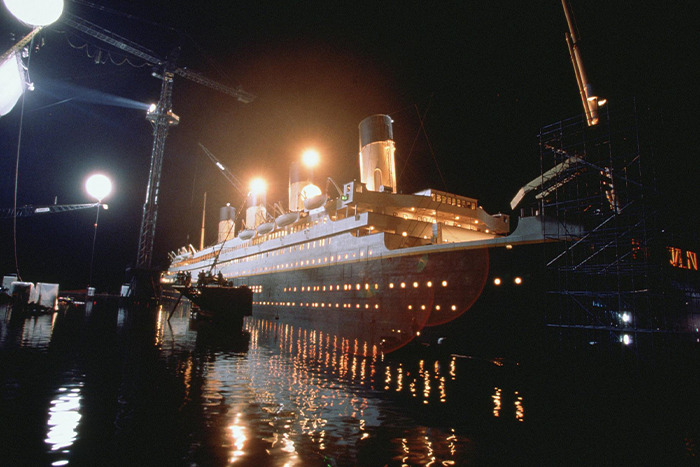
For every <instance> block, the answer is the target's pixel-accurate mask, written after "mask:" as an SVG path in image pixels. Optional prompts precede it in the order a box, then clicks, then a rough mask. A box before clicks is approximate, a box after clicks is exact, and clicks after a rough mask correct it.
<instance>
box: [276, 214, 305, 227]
mask: <svg viewBox="0 0 700 467" xmlns="http://www.w3.org/2000/svg"><path fill="white" fill-rule="evenodd" d="M298 219H299V213H298V212H286V213H284V214H280V215H279V216H277V217H276V218H275V223H276V224H277V226H278V227H285V226H287V225H289V224H293V223H295V222H296V221H297V220H298Z"/></svg>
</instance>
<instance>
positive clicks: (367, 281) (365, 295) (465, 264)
mask: <svg viewBox="0 0 700 467" xmlns="http://www.w3.org/2000/svg"><path fill="white" fill-rule="evenodd" d="M488 271H489V253H488V249H486V248H478V249H464V250H457V251H441V252H426V251H422V252H419V253H416V254H405V255H396V256H392V257H379V258H367V259H363V260H360V261H355V262H350V263H343V264H332V265H331V264H329V265H327V266H317V267H313V268H306V269H296V270H294V271H288V272H284V271H280V272H275V273H267V274H260V275H253V276H248V277H245V278H239V279H234V283H235V284H237V285H239V284H240V285H248V286H249V287H250V288H251V289H252V290H253V291H254V295H253V316H255V317H260V318H264V319H279V320H283V321H284V322H290V323H293V324H297V325H300V326H303V327H307V328H308V327H311V328H314V329H318V330H321V331H325V332H326V333H328V334H330V335H333V336H338V337H339V338H340V339H341V342H347V343H349V344H347V345H350V346H352V347H353V348H355V349H356V350H357V352H358V353H362V354H369V353H374V352H377V351H382V352H385V353H386V352H392V351H394V350H396V349H398V348H400V347H402V346H404V345H406V344H407V343H408V342H410V341H411V340H413V339H414V338H415V337H416V336H418V335H419V334H420V332H421V330H422V329H424V328H425V327H426V326H435V325H440V324H444V323H447V322H449V321H452V320H454V319H456V318H457V317H459V316H460V315H462V314H463V313H465V312H467V311H468V310H469V309H470V308H471V307H472V305H473V304H474V303H475V302H476V300H477V299H478V298H479V296H480V294H481V292H482V290H483V288H484V286H485V284H486V280H487V277H488Z"/></svg>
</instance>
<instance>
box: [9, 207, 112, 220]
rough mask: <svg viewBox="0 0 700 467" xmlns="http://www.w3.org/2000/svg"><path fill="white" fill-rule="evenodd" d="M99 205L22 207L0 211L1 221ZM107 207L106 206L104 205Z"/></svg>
mask: <svg viewBox="0 0 700 467" xmlns="http://www.w3.org/2000/svg"><path fill="white" fill-rule="evenodd" d="M98 204H99V203H88V204H58V205H57V204H52V205H49V206H22V207H21V208H17V210H15V209H12V208H10V209H0V219H9V218H12V217H15V214H16V216H17V217H29V216H34V215H37V214H55V213H59V212H68V211H77V210H78V209H89V208H94V207H96V206H97V205H98ZM103 206H106V205H103Z"/></svg>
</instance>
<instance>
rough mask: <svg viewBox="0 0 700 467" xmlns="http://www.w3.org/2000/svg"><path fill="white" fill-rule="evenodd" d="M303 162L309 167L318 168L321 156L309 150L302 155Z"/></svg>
mask: <svg viewBox="0 0 700 467" xmlns="http://www.w3.org/2000/svg"><path fill="white" fill-rule="evenodd" d="M301 160H302V162H304V165H305V166H307V167H316V166H317V165H318V162H319V160H321V156H320V154H319V153H318V151H316V150H315V149H307V150H306V151H304V153H303V154H302V155H301Z"/></svg>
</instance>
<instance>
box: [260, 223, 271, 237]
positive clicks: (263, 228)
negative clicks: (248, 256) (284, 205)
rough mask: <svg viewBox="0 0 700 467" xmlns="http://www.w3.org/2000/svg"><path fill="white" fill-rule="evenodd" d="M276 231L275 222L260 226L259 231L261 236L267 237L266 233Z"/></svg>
mask: <svg viewBox="0 0 700 467" xmlns="http://www.w3.org/2000/svg"><path fill="white" fill-rule="evenodd" d="M274 229H275V223H274V222H264V223H262V224H260V225H259V226H258V228H257V231H258V233H259V234H260V235H265V234H266V233H270V232H272V231H273V230H274Z"/></svg>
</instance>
